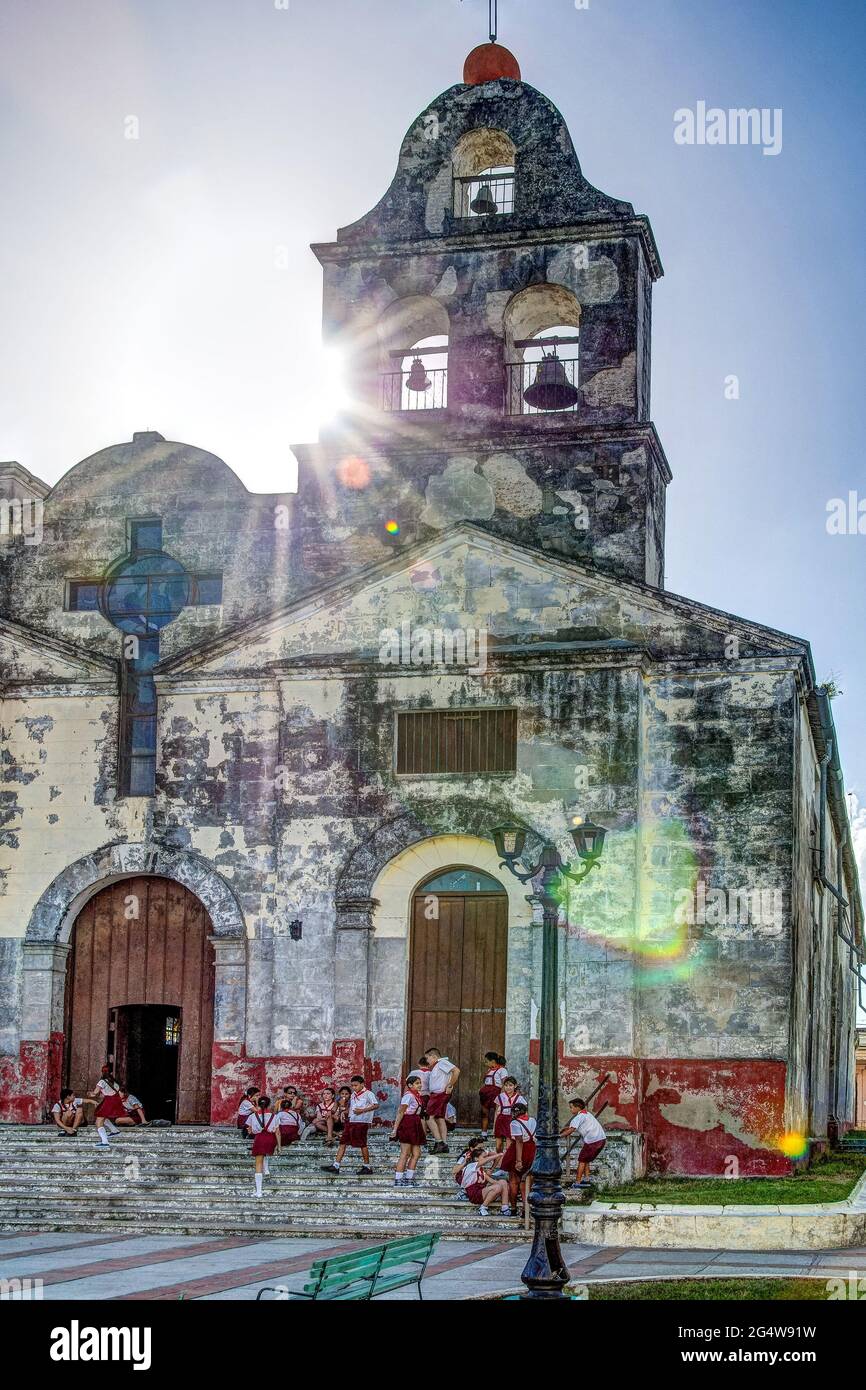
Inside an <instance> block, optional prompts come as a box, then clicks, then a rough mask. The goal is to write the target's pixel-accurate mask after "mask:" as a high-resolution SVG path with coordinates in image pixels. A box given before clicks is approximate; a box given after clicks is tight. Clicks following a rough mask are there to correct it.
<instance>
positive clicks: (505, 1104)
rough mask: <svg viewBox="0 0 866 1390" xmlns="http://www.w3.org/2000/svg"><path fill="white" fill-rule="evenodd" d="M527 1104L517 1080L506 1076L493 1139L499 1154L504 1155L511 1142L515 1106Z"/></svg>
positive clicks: (497, 1105)
mask: <svg viewBox="0 0 866 1390" xmlns="http://www.w3.org/2000/svg"><path fill="white" fill-rule="evenodd" d="M525 1104H526V1097H525V1096H522V1095H521V1094H520V1091H519V1089H518V1086H517V1080H516V1078H515V1077H513V1076H506V1078H505V1080H504V1081H503V1082H502V1090H501V1091H500V1092H499V1097H498V1099H497V1101H496V1107H495V1110H496V1119H495V1120H494V1122H493V1137H494V1139H495V1140H496V1152H497V1153H502V1150H503V1149H504V1148H505V1146H506V1144H509V1143H510V1142H511V1116H512V1111H513V1109H514V1107H515V1105H525Z"/></svg>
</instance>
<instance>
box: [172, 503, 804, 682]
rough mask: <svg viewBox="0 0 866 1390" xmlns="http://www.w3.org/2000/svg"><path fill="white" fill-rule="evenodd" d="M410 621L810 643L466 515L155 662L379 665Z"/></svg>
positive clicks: (563, 634) (648, 642) (212, 667)
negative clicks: (490, 528)
mask: <svg viewBox="0 0 866 1390" xmlns="http://www.w3.org/2000/svg"><path fill="white" fill-rule="evenodd" d="M407 623H408V624H409V625H410V627H411V629H412V630H413V631H414V630H416V629H418V628H426V629H428V630H430V631H431V632H434V631H437V630H438V631H447V630H449V629H452V630H453V629H457V630H460V629H462V630H469V629H474V630H476V631H479V630H480V629H484V630H485V632H486V634H487V641H488V648H489V650H490V652H491V653H493V654H495V652H496V650H497V649H500V650H505V649H507V650H514V649H518V650H519V649H521V648H524V647H526V648H536V649H538V650H539V652H540V651H541V650H542V649H543V650H545V651H547V652H552V651H554V650H556V649H562V650H570V649H575V648H578V649H579V648H580V647H587V646H592V647H596V648H604V647H605V646H606V645H609V646H610V647H612V648H620V649H621V648H622V647H623V646H627V647H634V648H639V649H642V650H645V651H646V652H647V653H648V654H649V655H650V656H651V657H654V658H656V659H659V660H676V659H677V658H699V657H701V656H703V657H718V658H721V657H725V656H727V657H730V656H731V655H733V652H732V650H731V638H732V637H733V638H735V639H736V654H737V655H738V656H740V657H743V656H767V657H773V656H778V655H780V654H792V653H793V654H795V655H796V654H798V653H801V652H802V651H803V650H805V644H803V643H802V642H800V641H799V640H798V639H797V638H793V637H788V636H786V635H785V634H784V633H778V632H774V631H773V630H772V629H769V628H763V627H760V626H759V625H756V624H751V623H748V622H745V621H744V620H742V619H738V618H733V617H732V616H731V615H729V614H726V613H721V612H719V611H717V610H715V609H711V608H707V607H705V606H703V605H701V604H696V603H692V602H690V601H689V600H687V599H682V598H679V597H677V596H676V595H673V594H667V593H663V592H661V591H659V590H657V589H652V588H650V587H649V586H647V585H641V584H637V583H634V582H632V581H624V580H617V579H616V578H613V577H610V576H608V575H604V574H602V573H600V572H598V571H596V570H594V569H591V568H588V567H586V566H582V565H578V564H575V563H574V562H572V561H567V560H562V559H559V558H558V557H556V556H552V555H548V554H545V553H543V552H540V551H534V550H530V549H528V548H525V547H522V546H518V545H514V544H511V543H509V542H506V541H503V540H501V539H500V538H498V537H494V536H491V535H490V534H489V533H487V532H486V531H483V530H482V529H481V528H479V527H475V526H473V525H472V524H471V523H468V522H467V523H463V524H461V525H459V526H456V527H454V529H453V530H452V531H451V532H450V533H449V534H448V536H446V537H443V538H440V539H437V540H435V541H431V542H427V543H424V544H421V545H418V546H416V547H412V548H407V549H406V550H401V551H400V552H399V553H397V554H395V555H394V556H393V557H391V558H390V559H389V560H387V561H385V562H384V563H382V564H380V565H377V566H375V567H372V568H370V569H368V570H366V571H364V572H362V573H361V574H357V575H355V576H353V577H352V579H351V580H344V581H341V582H339V583H333V584H330V585H328V586H327V587H324V588H322V589H320V590H318V591H317V592H315V593H312V594H309V595H307V596H306V597H304V598H303V599H300V600H297V601H295V602H294V603H293V604H291V605H290V606H287V607H286V608H284V609H281V610H278V611H275V612H272V613H270V614H267V615H264V616H262V617H261V618H259V619H257V620H254V621H252V622H249V623H246V624H244V625H242V626H239V627H237V628H234V629H232V630H230V631H227V632H226V633H224V634H222V635H221V636H219V637H218V638H215V639H212V640H211V641H209V642H208V643H206V644H203V645H201V646H200V647H198V648H193V649H191V650H190V651H187V652H185V653H181V654H179V655H178V656H176V657H173V658H172V659H171V660H169V661H165V662H163V663H161V665H160V666H159V667H158V668H157V669H158V674H159V675H164V676H166V677H170V678H172V679H175V678H178V677H184V676H199V677H215V676H229V675H232V674H234V675H247V676H254V675H257V674H263V673H265V672H267V671H279V670H281V669H287V670H288V669H291V668H292V667H293V666H296V665H307V664H310V663H311V662H315V661H317V660H319V659H320V660H322V661H323V662H325V663H327V661H328V660H329V659H333V660H348V659H356V660H361V661H365V660H367V661H370V662H376V661H377V660H378V659H379V655H380V652H381V650H382V648H383V644H384V643H386V642H388V641H389V640H390V641H391V642H392V644H393V635H394V634H396V635H397V637H398V638H399V637H400V636H401V634H402V632H403V631H404V624H407ZM726 644H727V646H726Z"/></svg>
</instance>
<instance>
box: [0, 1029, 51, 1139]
mask: <svg viewBox="0 0 866 1390" xmlns="http://www.w3.org/2000/svg"><path fill="white" fill-rule="evenodd" d="M62 1066H63V1034H62V1033H52V1035H51V1037H50V1039H49V1040H48V1042H23V1043H21V1046H20V1047H19V1049H18V1056H17V1057H0V1122H5V1123H6V1124H18V1125H38V1124H41V1123H42V1121H43V1120H44V1119H45V1115H46V1111H47V1110H48V1107H49V1106H51V1105H53V1104H54V1101H55V1100H56V1099H57V1097H58V1095H59V1094H60V1078H61V1076H62V1074H63V1072H62Z"/></svg>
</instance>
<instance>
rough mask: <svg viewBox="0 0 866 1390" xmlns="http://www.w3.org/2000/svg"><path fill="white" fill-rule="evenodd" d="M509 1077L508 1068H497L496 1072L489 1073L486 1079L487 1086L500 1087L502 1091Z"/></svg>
mask: <svg viewBox="0 0 866 1390" xmlns="http://www.w3.org/2000/svg"><path fill="white" fill-rule="evenodd" d="M507 1075H508V1068H507V1067H497V1068H496V1070H495V1071H489V1072H488V1073H487V1075H486V1076H485V1078H484V1085H485V1086H498V1087H499V1089H500V1091H501V1090H502V1083H503V1081H504V1080H505V1078H506V1076H507Z"/></svg>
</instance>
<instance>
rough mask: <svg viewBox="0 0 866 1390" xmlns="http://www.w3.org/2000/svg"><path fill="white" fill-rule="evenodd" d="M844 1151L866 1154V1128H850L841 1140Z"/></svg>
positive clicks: (840, 1145)
mask: <svg viewBox="0 0 866 1390" xmlns="http://www.w3.org/2000/svg"><path fill="white" fill-rule="evenodd" d="M839 1148H840V1149H841V1150H842V1153H847V1154H866V1129H850V1130H849V1131H848V1133H847V1134H845V1135H844V1136H843V1137H842V1138H841V1139H840V1140H839Z"/></svg>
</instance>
